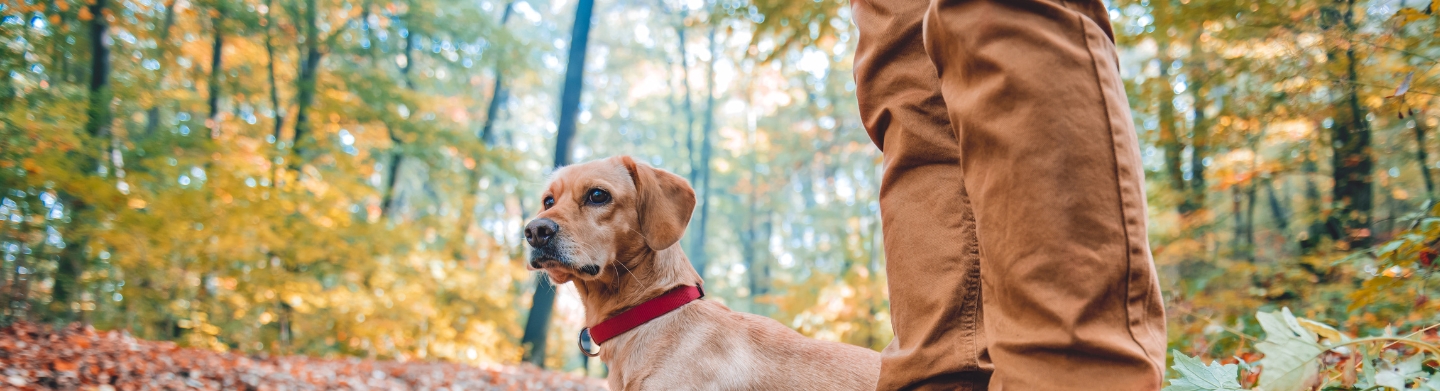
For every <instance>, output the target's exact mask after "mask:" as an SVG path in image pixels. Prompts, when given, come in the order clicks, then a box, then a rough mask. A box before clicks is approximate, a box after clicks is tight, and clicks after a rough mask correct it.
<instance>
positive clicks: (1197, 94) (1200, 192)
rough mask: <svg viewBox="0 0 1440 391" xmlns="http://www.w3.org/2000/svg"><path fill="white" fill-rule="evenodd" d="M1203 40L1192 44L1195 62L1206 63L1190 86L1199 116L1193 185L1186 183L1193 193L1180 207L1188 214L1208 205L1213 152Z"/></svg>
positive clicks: (1192, 134) (1192, 75) (1195, 129)
mask: <svg viewBox="0 0 1440 391" xmlns="http://www.w3.org/2000/svg"><path fill="white" fill-rule="evenodd" d="M1199 43H1200V40H1199V39H1198V37H1197V39H1196V40H1195V44H1194V45H1192V47H1193V49H1191V53H1192V54H1191V55H1192V56H1194V57H1195V58H1193V60H1194V61H1195V62H1197V63H1200V64H1202V65H1201V66H1197V67H1195V68H1194V69H1195V71H1194V72H1191V73H1190V77H1189V81H1190V85H1189V86H1186V87H1187V88H1186V90H1187V91H1189V92H1190V96H1191V97H1192V98H1193V99H1194V102H1195V104H1194V107H1195V109H1194V110H1195V118H1194V122H1193V125H1192V126H1191V128H1190V140H1191V142H1190V184H1189V185H1188V186H1186V187H1187V189H1188V190H1189V192H1188V193H1187V194H1186V197H1185V201H1184V202H1183V203H1182V204H1181V206H1180V211H1181V213H1184V214H1189V213H1192V212H1195V211H1198V210H1201V209H1204V208H1205V193H1206V190H1207V185H1206V183H1205V158H1206V156H1207V155H1208V154H1209V152H1210V151H1209V148H1210V123H1209V121H1208V120H1207V118H1206V115H1205V109H1206V108H1208V107H1209V106H1210V99H1209V97H1206V96H1205V92H1206V89H1205V82H1204V81H1205V78H1206V77H1208V76H1207V75H1206V73H1207V72H1208V71H1207V70H1206V69H1205V68H1206V67H1205V66H1204V65H1203V64H1204V61H1205V60H1204V55H1205V54H1204V53H1203V52H1201V51H1200V49H1199V48H1200V46H1199Z"/></svg>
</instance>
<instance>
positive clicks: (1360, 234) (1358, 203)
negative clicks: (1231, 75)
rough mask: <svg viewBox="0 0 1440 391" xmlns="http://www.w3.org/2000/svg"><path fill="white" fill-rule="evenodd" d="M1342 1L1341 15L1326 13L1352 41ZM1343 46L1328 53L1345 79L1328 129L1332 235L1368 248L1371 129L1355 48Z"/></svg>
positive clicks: (1350, 15)
mask: <svg viewBox="0 0 1440 391" xmlns="http://www.w3.org/2000/svg"><path fill="white" fill-rule="evenodd" d="M1342 1H1343V2H1344V4H1345V9H1344V10H1343V11H1342V10H1338V9H1330V10H1328V11H1329V12H1328V13H1330V14H1331V16H1339V17H1340V20H1339V21H1340V22H1341V23H1342V25H1341V26H1340V27H1341V28H1343V29H1344V31H1343V32H1344V34H1345V35H1344V36H1345V37H1346V38H1353V37H1354V33H1355V22H1354V11H1355V2H1354V0H1337V2H1342ZM1322 12H1324V11H1322ZM1337 14H1338V15H1337ZM1332 27H1334V26H1333V25H1332V26H1326V28H1327V29H1328V28H1332ZM1345 46H1347V48H1346V49H1344V51H1343V52H1338V53H1337V51H1338V49H1333V50H1332V51H1331V52H1330V53H1328V54H1329V56H1330V59H1331V61H1333V62H1339V61H1340V59H1341V57H1343V58H1344V61H1345V62H1344V64H1345V69H1344V70H1343V72H1344V78H1345V79H1344V82H1342V85H1340V86H1339V87H1340V88H1339V90H1340V91H1342V93H1343V94H1344V95H1343V96H1342V98H1341V100H1340V101H1339V102H1336V103H1337V107H1336V108H1335V109H1336V110H1335V114H1336V115H1335V120H1334V124H1333V126H1332V127H1331V132H1332V133H1331V146H1330V147H1331V149H1332V151H1333V159H1334V160H1333V161H1332V165H1333V169H1334V171H1333V173H1332V174H1333V179H1334V181H1335V188H1334V197H1335V199H1334V202H1335V203H1336V205H1338V207H1337V208H1336V209H1335V210H1334V211H1332V213H1331V217H1332V218H1331V220H1332V221H1334V222H1335V224H1337V225H1338V226H1337V227H1336V229H1335V231H1337V233H1338V234H1339V235H1340V236H1341V237H1339V238H1337V239H1340V240H1343V241H1344V243H1346V244H1347V245H1349V246H1350V247H1352V248H1354V247H1363V246H1366V245H1368V244H1369V243H1370V240H1371V238H1372V237H1373V235H1371V233H1370V226H1371V221H1370V217H1371V212H1372V209H1373V208H1374V203H1375V200H1374V194H1373V193H1374V188H1373V185H1372V183H1371V179H1372V178H1371V171H1372V170H1374V166H1375V163H1374V157H1372V156H1371V153H1370V127H1369V124H1368V123H1367V121H1366V120H1365V112H1364V109H1362V108H1361V107H1360V92H1359V86H1358V85H1357V84H1356V83H1358V82H1359V79H1360V77H1359V71H1358V69H1357V65H1356V62H1357V61H1358V60H1357V59H1356V56H1355V49H1354V47H1353V46H1351V45H1345ZM1332 47H1336V46H1332Z"/></svg>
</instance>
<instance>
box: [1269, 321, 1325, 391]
mask: <svg viewBox="0 0 1440 391" xmlns="http://www.w3.org/2000/svg"><path fill="white" fill-rule="evenodd" d="M1255 317H1256V318H1257V319H1258V320H1259V321H1260V328H1262V329H1264V330H1265V340H1264V341H1261V342H1260V343H1259V344H1257V345H1255V349H1256V350H1259V351H1260V352H1261V353H1264V354H1265V358H1263V359H1261V360H1260V365H1261V366H1263V368H1264V370H1263V371H1261V372H1260V387H1261V388H1264V389H1265V390H1266V391H1300V390H1306V389H1309V387H1310V386H1311V385H1312V383H1314V381H1315V377H1316V375H1317V374H1318V373H1319V372H1320V365H1319V361H1318V359H1319V357H1320V353H1323V352H1324V351H1325V348H1324V347H1322V346H1320V344H1319V343H1318V342H1317V341H1318V337H1317V336H1316V335H1315V334H1314V333H1311V332H1310V330H1307V329H1306V328H1305V327H1304V326H1302V325H1301V324H1300V321H1299V320H1298V319H1296V318H1295V315H1293V314H1291V313H1290V309H1289V308H1283V309H1281V310H1280V312H1260V313H1256V314H1255Z"/></svg>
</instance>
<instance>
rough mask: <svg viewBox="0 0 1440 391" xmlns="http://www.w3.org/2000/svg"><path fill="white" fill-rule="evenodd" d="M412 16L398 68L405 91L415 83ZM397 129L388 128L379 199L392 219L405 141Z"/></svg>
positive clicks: (408, 16) (407, 15) (381, 206)
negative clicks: (386, 172) (387, 160)
mask: <svg viewBox="0 0 1440 391" xmlns="http://www.w3.org/2000/svg"><path fill="white" fill-rule="evenodd" d="M412 16H413V15H409V14H406V15H405V18H404V20H405V25H404V29H405V49H404V58H405V63H404V64H402V65H401V66H400V79H401V81H402V82H403V83H404V87H405V89H406V90H414V89H415V82H414V81H412V80H411V79H410V70H411V69H412V68H413V67H414V66H415V57H414V55H415V35H417V33H416V31H415V30H412V29H410V26H411V24H410V20H411V19H410V18H411V17H412ZM397 128H403V126H390V144H391V147H390V176H388V177H387V178H386V183H385V194H384V196H383V197H381V199H380V213H381V214H382V215H385V216H390V217H394V210H393V209H394V206H395V192H396V190H397V189H396V188H395V186H396V185H398V184H399V183H400V165H401V164H404V163H405V154H404V150H405V140H404V139H402V138H400V136H399V135H398V134H396V131H397V130H398V129H397Z"/></svg>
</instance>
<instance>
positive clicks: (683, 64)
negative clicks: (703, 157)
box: [675, 5, 713, 184]
mask: <svg viewBox="0 0 1440 391" xmlns="http://www.w3.org/2000/svg"><path fill="white" fill-rule="evenodd" d="M681 7H682V8H681V9H680V23H679V24H676V25H675V35H676V36H677V38H678V39H679V45H677V46H678V47H679V49H680V85H681V86H682V87H684V89H683V91H684V94H685V97H684V99H683V100H682V101H683V102H684V104H685V109H684V110H685V163H686V164H688V165H689V166H690V183H692V184H693V183H695V181H697V180H699V176H698V175H699V173H700V164H699V163H698V162H696V161H695V157H696V154H695V104H694V99H692V98H691V96H692V92H691V91H690V53H689V51H688V50H687V48H686V47H685V43H686V42H687V40H686V39H685V31H686V27H685V19H686V18H688V17H689V14H690V12H689V11H687V10H686V8H683V7H684V6H683V5H682V6H681ZM712 60H713V59H712Z"/></svg>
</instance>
